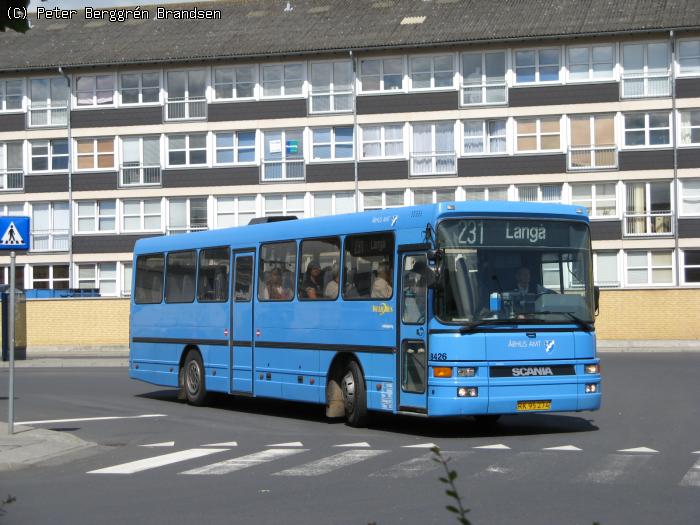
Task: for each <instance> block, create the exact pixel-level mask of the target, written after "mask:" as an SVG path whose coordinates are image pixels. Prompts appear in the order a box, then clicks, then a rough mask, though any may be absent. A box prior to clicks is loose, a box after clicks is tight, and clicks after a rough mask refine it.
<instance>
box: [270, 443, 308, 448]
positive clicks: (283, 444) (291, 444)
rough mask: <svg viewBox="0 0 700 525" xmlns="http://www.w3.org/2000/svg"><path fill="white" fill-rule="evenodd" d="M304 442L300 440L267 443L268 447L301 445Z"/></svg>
mask: <svg viewBox="0 0 700 525" xmlns="http://www.w3.org/2000/svg"><path fill="white" fill-rule="evenodd" d="M303 446H304V444H303V443H302V442H301V441H292V442H291V443H276V444H274V445H268V447H284V448H289V447H303Z"/></svg>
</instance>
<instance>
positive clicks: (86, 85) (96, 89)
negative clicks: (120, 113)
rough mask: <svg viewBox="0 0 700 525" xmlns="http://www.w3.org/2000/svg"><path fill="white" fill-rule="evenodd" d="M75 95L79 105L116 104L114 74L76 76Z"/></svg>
mask: <svg viewBox="0 0 700 525" xmlns="http://www.w3.org/2000/svg"><path fill="white" fill-rule="evenodd" d="M75 96H76V99H77V105H78V106H111V105H112V104H114V76H113V75H89V76H86V75H78V76H76V77H75Z"/></svg>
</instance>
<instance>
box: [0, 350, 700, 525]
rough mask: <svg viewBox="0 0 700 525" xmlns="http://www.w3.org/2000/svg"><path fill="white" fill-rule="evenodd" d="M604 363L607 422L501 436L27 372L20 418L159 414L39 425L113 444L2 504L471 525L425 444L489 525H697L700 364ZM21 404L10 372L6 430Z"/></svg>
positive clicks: (84, 513)
mask: <svg viewBox="0 0 700 525" xmlns="http://www.w3.org/2000/svg"><path fill="white" fill-rule="evenodd" d="M602 359H603V374H604V386H603V392H604V397H603V408H602V409H601V410H600V411H598V412H593V413H590V412H584V413H571V414H557V415H544V414H529V415H520V416H508V417H504V418H502V419H501V422H500V423H499V424H498V425H497V426H496V427H494V428H493V429H489V430H485V429H484V428H481V427H479V426H477V425H476V424H475V423H474V422H473V421H472V420H470V419H459V420H454V419H453V420H433V419H430V420H428V419H421V418H410V417H397V416H384V415H381V416H377V417H374V418H373V420H372V423H371V426H370V428H368V429H353V428H349V427H347V426H346V425H344V424H343V423H342V422H329V421H328V420H326V419H325V418H324V417H323V409H322V407H318V406H311V405H303V404H294V403H285V402H278V401H268V400H258V399H237V398H230V397H226V396H217V397H215V398H214V399H213V401H212V403H211V405H210V406H208V407H204V408H196V407H190V406H188V405H185V404H182V403H180V402H178V401H177V400H176V396H175V392H174V391H173V390H170V389H164V388H160V387H155V386H152V385H147V384H144V383H138V382H134V381H131V380H129V379H128V377H127V375H126V371H125V370H122V369H100V368H89V369H22V370H18V371H17V379H16V385H17V395H18V397H19V399H18V400H17V403H16V414H17V420H18V421H37V420H59V419H84V418H97V417H123V416H139V415H158V414H160V415H161V416H158V417H142V418H134V419H112V420H92V421H75V422H57V423H38V424H35V425H34V426H41V427H44V428H50V429H54V430H57V431H63V432H71V433H73V434H75V435H77V436H79V437H80V438H82V439H84V440H87V441H92V442H95V443H98V445H99V446H98V447H94V448H91V449H89V450H86V451H84V452H83V453H81V454H77V455H73V456H70V457H64V458H63V459H62V461H60V462H57V463H56V464H49V465H42V466H39V467H37V466H35V467H31V468H28V469H24V470H21V471H16V472H2V473H0V495H3V494H5V493H11V494H12V495H14V496H16V497H17V501H16V502H15V503H13V504H11V505H10V506H8V507H7V513H6V514H5V515H4V516H0V523H7V524H14V523H32V524H38V523H70V524H83V523H85V524H95V523H100V524H103V523H104V524H112V523H113V524H117V523H118V524H122V523H168V524H172V525H174V524H179V523H188V524H191V523H275V524H277V523H284V524H308V523H322V524H326V523H332V524H361V525H364V524H367V523H374V522H376V523H377V524H393V523H420V524H443V523H457V521H456V520H455V519H454V517H453V516H452V515H450V513H448V512H447V511H446V510H445V505H448V504H451V503H452V501H451V500H450V499H449V498H448V497H447V496H446V495H445V494H444V489H445V487H444V485H443V484H442V483H440V482H439V481H438V476H439V475H440V474H441V473H440V470H439V469H438V467H439V466H438V465H437V464H435V463H433V462H432V461H430V452H429V451H428V450H427V449H426V448H416V447H412V446H413V445H426V446H427V444H429V443H435V444H437V445H439V446H440V447H441V449H442V450H443V451H445V452H444V453H445V455H446V456H449V457H451V458H452V460H451V462H450V465H451V467H452V468H454V469H455V470H456V471H457V472H458V474H459V477H458V478H457V480H456V484H457V487H458V490H459V492H460V494H461V495H462V497H463V499H464V503H465V505H466V506H467V507H468V508H470V509H471V512H470V513H469V519H470V520H472V523H474V524H475V525H482V524H501V523H519V524H520V523H522V524H529V523H532V524H569V523H572V524H574V523H577V524H578V523H581V524H591V523H593V522H594V521H598V522H600V523H601V525H609V524H617V523H619V524H627V523H632V522H634V523H635V524H646V523H650V524H651V523H654V524H658V523H672V524H686V523H687V524H693V525H697V524H698V523H700V403H699V402H698V401H699V400H700V381H698V374H699V373H700V353H686V354H605V355H603V357H602ZM6 392H7V371H6V370H3V371H2V372H1V373H0V396H1V397H2V399H3V402H2V404H1V405H0V408H1V410H0V417H1V418H4V419H6V408H7V404H6V402H5V401H4V400H5V399H6V397H5V396H6ZM171 441H172V442H174V443H173V444H170V443H169V442H171ZM154 444H162V446H159V447H146V446H144V445H154ZM271 445H277V446H271ZM338 445H347V446H338ZM478 447H491V448H478ZM552 447H566V449H563V450H547V449H551V448H552ZM572 447H576V448H577V449H580V450H576V449H573V448H572ZM640 447H645V448H646V449H650V450H646V449H645V448H642V449H640ZM629 449H639V450H637V451H628V450H629ZM694 465H695V466H696V468H693V467H694ZM95 471H97V472H95Z"/></svg>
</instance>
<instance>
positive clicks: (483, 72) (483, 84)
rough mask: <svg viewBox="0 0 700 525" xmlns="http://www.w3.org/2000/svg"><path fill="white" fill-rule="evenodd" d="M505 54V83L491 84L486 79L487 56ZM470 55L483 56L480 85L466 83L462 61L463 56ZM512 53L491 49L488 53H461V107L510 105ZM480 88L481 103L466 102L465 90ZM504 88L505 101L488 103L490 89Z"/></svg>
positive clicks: (459, 58)
mask: <svg viewBox="0 0 700 525" xmlns="http://www.w3.org/2000/svg"><path fill="white" fill-rule="evenodd" d="M496 53H503V65H504V70H503V81H502V82H489V81H488V79H487V77H486V55H488V54H496ZM469 54H474V55H476V54H479V55H481V81H480V82H479V83H468V82H466V81H465V72H464V64H463V61H462V55H469ZM510 58H511V57H510V53H509V52H508V50H507V49H492V50H491V49H490V50H488V51H469V52H464V53H460V54H459V56H458V60H459V79H460V81H459V83H460V89H459V104H460V106H507V105H508V77H509V75H510V63H509V62H510ZM513 74H515V73H513ZM477 87H478V88H480V89H481V102H465V101H464V93H465V89H468V88H477ZM489 87H491V88H495V87H502V88H503V91H504V95H503V101H498V102H487V101H486V98H487V97H486V93H487V91H488V88H489Z"/></svg>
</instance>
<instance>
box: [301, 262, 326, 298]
mask: <svg viewBox="0 0 700 525" xmlns="http://www.w3.org/2000/svg"><path fill="white" fill-rule="evenodd" d="M322 286H323V285H322V284H321V267H320V266H319V265H318V263H316V262H313V261H312V262H310V263H309V264H308V266H307V267H306V273H305V274H304V280H303V281H302V283H301V289H300V291H299V295H300V296H301V297H302V298H306V299H321V298H322V297H323V288H322Z"/></svg>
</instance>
